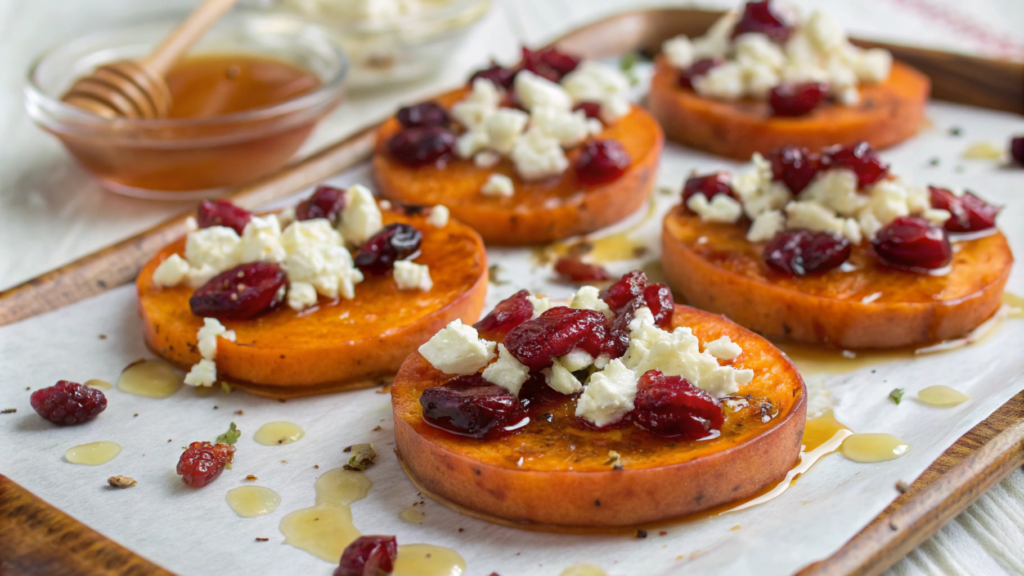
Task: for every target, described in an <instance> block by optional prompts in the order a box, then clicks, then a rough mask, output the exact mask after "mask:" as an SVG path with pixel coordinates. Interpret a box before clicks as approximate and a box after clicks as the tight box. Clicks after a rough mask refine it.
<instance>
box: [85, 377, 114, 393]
mask: <svg viewBox="0 0 1024 576" xmlns="http://www.w3.org/2000/svg"><path fill="white" fill-rule="evenodd" d="M82 385H83V386H88V387H90V388H102V389H103V390H110V389H111V388H113V387H114V385H113V384H111V383H110V382H107V381H106V380H97V379H95V378H93V379H92V380H86V381H85V382H83V383H82Z"/></svg>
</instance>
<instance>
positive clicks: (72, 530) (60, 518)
mask: <svg viewBox="0 0 1024 576" xmlns="http://www.w3.org/2000/svg"><path fill="white" fill-rule="evenodd" d="M111 489H112V490H115V488H111ZM0 574H3V575H4V576H29V575H32V576H40V575H47V576H65V575H69V576H70V575H79V574H95V575H114V574H117V575H121V576H173V573H171V572H168V571H167V570H165V569H163V568H161V567H160V566H157V565H156V564H154V563H152V562H150V561H149V560H146V559H145V558H143V557H142V556H139V555H138V554H136V553H134V552H132V551H131V550H129V549H127V548H125V547H124V546H121V545H120V544H118V543H116V542H114V541H113V540H111V539H109V538H107V537H106V536H103V535H102V534H100V533H99V532H97V531H95V530H93V529H92V528H89V527H88V526H86V525H85V524H82V523H81V522H79V521H78V520H75V519H74V518H72V517H71V516H68V515H67V514H65V513H64V512H61V511H60V510H58V509H57V508H55V507H53V506H51V505H50V504H48V503H46V502H45V501H43V500H42V499H41V498H39V497H38V496H36V495H35V494H32V493H31V492H29V491H28V490H26V489H24V488H22V487H21V486H19V485H18V484H17V483H16V482H14V481H13V480H11V479H10V478H8V477H6V476H4V475H2V474H0Z"/></svg>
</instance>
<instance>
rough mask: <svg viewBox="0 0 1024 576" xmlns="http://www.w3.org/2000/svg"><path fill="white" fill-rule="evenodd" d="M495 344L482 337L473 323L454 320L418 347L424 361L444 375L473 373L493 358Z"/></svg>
mask: <svg viewBox="0 0 1024 576" xmlns="http://www.w3.org/2000/svg"><path fill="white" fill-rule="evenodd" d="M494 349H495V343H494V342H488V341H486V340H482V339H481V338H480V336H479V334H477V331H476V329H475V328H473V327H472V326H466V325H464V324H463V323H462V320H458V319H456V320H455V321H453V322H451V323H450V324H448V326H447V327H445V328H444V329H442V330H441V331H440V332H438V333H437V334H434V337H433V338H431V339H430V340H429V341H428V342H427V343H426V344H424V345H422V346H420V347H419V352H420V354H422V355H423V357H424V358H426V360H427V362H430V365H431V366H433V367H434V368H437V369H438V370H440V371H441V372H444V373H445V374H458V375H462V376H466V375H469V374H474V373H476V372H477V371H478V370H480V369H481V368H483V367H484V366H486V365H487V364H489V363H490V362H491V360H493V359H494V358H495V352H494Z"/></svg>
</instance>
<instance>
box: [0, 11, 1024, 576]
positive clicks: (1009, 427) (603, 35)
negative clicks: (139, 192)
mask: <svg viewBox="0 0 1024 576" xmlns="http://www.w3.org/2000/svg"><path fill="white" fill-rule="evenodd" d="M720 15H721V13H720V12H710V11H704V10H691V9H652V10H639V11H634V12H626V13H622V14H618V15H615V16H612V17H609V18H607V19H604V20H601V21H598V22H595V23H592V24H589V25H587V26H584V27H582V28H579V29H577V30H575V31H573V32H570V33H569V34H567V35H565V36H563V37H562V38H560V39H558V40H556V41H555V42H554V43H553V44H556V45H558V46H560V47H562V48H564V49H566V50H569V51H572V52H575V53H578V54H580V55H583V56H585V57H587V58H605V57H611V56H616V55H621V54H624V53H627V52H631V51H646V52H654V51H657V49H658V47H659V46H660V45H661V43H662V42H663V41H664V40H666V39H668V38H670V37H672V36H675V35H677V34H687V35H689V36H697V35H700V34H702V33H703V32H704V31H705V30H707V28H708V27H709V26H710V25H711V23H713V22H714V21H715V20H716V19H717V18H718V17H719V16H720ZM855 42H856V43H857V44H859V45H861V46H865V47H879V48H885V49H887V50H889V51H891V52H892V53H893V55H894V57H895V58H896V59H898V60H902V61H904V62H906V63H908V64H911V65H912V66H914V67H916V68H918V69H919V70H921V71H923V72H925V73H926V74H927V75H928V76H929V77H930V78H931V80H932V97H933V98H935V99H939V100H946V101H950V102H956V103H961V104H967V105H971V106H977V107H980V108H988V109H992V110H999V111H1004V112H1011V113H1016V114H1024V64H1021V63H1014V62H1006V61H1000V60H991V59H986V58H977V57H971V56H964V55H958V54H951V53H946V52H938V51H933V50H926V49H920V48H913V47H907V46H899V45H892V44H884V43H879V42H868V41H860V40H855ZM375 129H376V124H375V125H373V126H369V127H367V128H365V129H363V130H361V131H359V132H357V133H356V134H354V135H352V136H349V137H347V138H345V139H343V140H341V141H339V142H337V143H335V144H332V145H330V146H328V147H326V148H324V149H323V150H321V151H320V152H317V153H316V154H313V155H312V156H309V157H307V158H305V159H302V160H300V161H297V162H295V163H293V164H291V165H289V166H287V167H285V168H284V169H282V170H281V171H279V172H277V173H276V174H273V175H270V176H268V177H266V178H264V179H262V180H260V181H257V182H255V183H253V184H251V185H249V186H245V187H242V188H239V189H238V190H236V191H234V192H233V193H232V194H230V198H231V199H232V201H233V202H235V203H236V204H238V205H239V206H242V207H244V208H249V209H253V208H257V207H259V206H261V205H263V204H266V203H268V202H270V201H273V200H276V199H279V198H282V197H285V196H288V195H290V194H293V193H295V192H297V191H299V190H302V189H304V188H307V187H310V186H312V185H314V184H316V183H318V182H320V181H321V180H324V179H326V178H329V177H330V176H333V175H335V174H337V173H339V172H341V171H344V170H346V169H348V168H351V167H352V166H354V165H356V164H358V163H359V162H362V161H363V160H366V159H367V158H369V157H370V154H371V151H372V149H373V141H374V132H375ZM186 217H187V214H182V215H180V216H178V217H175V218H172V219H170V220H168V221H166V222H164V223H161V224H159V225H157V226H155V227H153V228H151V229H150V230H147V231H145V232H142V233H140V234H138V235H136V236H133V237H131V238H129V239H127V240H124V241H122V242H119V243H117V244H114V245H113V246H110V247H107V248H104V249H102V250H100V251H98V252H95V253H93V254H90V255H88V256H85V257H83V258H81V259H79V260H77V261H75V262H72V263H70V264H67V265H65V266H62V267H60V268H58V269H56V270H53V271H51V272H48V273H46V274H43V275H41V276H39V277H37V278H35V279H32V280H30V281H28V282H25V283H24V284H21V285H18V286H15V287H13V288H10V289H8V290H5V291H2V292H0V326H3V325H6V324H11V323H14V322H17V321H19V320H24V319H26V318H31V317H33V316H36V315H38V314H42V313H44V312H48V311H51V310H56V309H58V308H61V307H63V306H67V305H68V304H72V303H74V302H78V301H80V300H84V299H86V298H89V297H91V296H95V295H97V294H100V293H102V292H104V291H106V290H109V289H111V288H114V287H117V286H121V285H123V284H126V283H129V282H131V281H133V280H134V278H135V276H136V275H137V274H138V271H139V270H140V269H141V268H142V266H143V264H144V263H145V262H146V261H148V260H149V259H150V258H151V257H152V255H153V254H154V253H156V251H157V250H159V249H160V248H161V247H163V246H164V245H165V244H167V243H169V242H170V241H171V240H173V239H175V238H177V237H179V236H181V235H182V234H184V233H185V232H186V231H187V227H186V221H185V220H186ZM1022 465H1024V392H1022V393H1020V394H1018V395H1016V396H1015V397H1014V398H1013V399H1011V400H1010V401H1009V402H1007V403H1006V404H1004V405H1003V406H1002V407H1001V408H999V409H998V410H997V411H996V412H995V413H993V414H992V415H991V416H989V417H988V418H987V419H985V420H984V421H982V422H981V423H980V424H978V425H977V426H975V427H974V428H973V429H971V430H970V431H969V432H968V433H967V434H965V435H963V436H962V437H961V438H960V439H959V440H957V442H956V443H955V444H953V446H951V447H950V448H949V449H948V450H946V452H945V453H944V454H943V455H942V456H940V457H939V458H938V459H937V460H935V461H934V462H933V463H932V464H931V466H929V467H928V469H927V470H925V472H924V473H922V474H921V476H920V477H919V478H918V479H917V480H916V481H914V483H912V484H910V485H909V486H908V487H907V488H906V492H905V493H903V494H902V495H900V496H899V497H897V498H896V499H895V500H894V501H893V502H892V503H891V504H890V505H889V507H888V508H886V509H885V510H884V511H883V512H882V513H881V514H879V515H878V516H877V517H876V518H875V519H874V520H873V521H872V522H871V523H870V524H869V525H868V526H867V527H865V528H864V529H863V530H862V531H861V532H860V533H859V534H857V535H856V536H854V537H853V538H852V539H851V540H850V541H849V542H847V543H846V545H844V546H843V547H842V548H841V549H840V550H839V551H837V552H836V553H835V554H833V555H832V556H831V557H829V558H827V559H824V560H821V561H819V562H815V563H813V564H811V565H809V566H807V567H806V568H804V569H803V570H802V571H801V572H800V575H801V576H810V575H814V576H819V575H834V574H835V575H838V574H880V573H882V572H883V571H885V569H887V568H888V567H889V566H891V565H892V564H893V563H895V562H896V561H897V560H899V559H900V558H902V557H903V556H904V555H906V554H907V553H908V552H910V551H911V550H912V549H913V548H914V547H916V546H917V545H919V544H920V543H922V542H924V541H925V540H927V539H928V538H930V537H931V536H932V535H933V534H935V532H936V531H938V529H939V528H941V527H942V526H943V525H944V524H945V523H946V522H948V521H949V520H951V519H952V518H954V517H955V516H956V515H957V514H959V513H960V512H962V511H963V510H964V509H966V508H967V507H968V506H969V505H970V504H971V503H972V502H974V500H976V499H977V498H978V497H979V496H980V495H981V494H983V493H984V492H985V491H986V490H988V489H989V488H990V487H992V486H993V485H995V484H996V483H998V482H999V481H1000V480H1002V479H1003V478H1005V477H1006V475H1007V474H1009V473H1010V472H1012V471H1013V470H1014V469H1016V468H1018V467H1020V466H1022ZM23 574H24V575H29V574H31V575H37V574H39V575H41V574H46V575H65V574H67V575H72V574H125V575H128V574H130V575H164V574H170V573H169V572H167V571H166V570H164V569H163V568H160V567H159V566H157V565H155V564H153V563H151V562H149V561H148V560H146V559H144V558H142V557H140V556H138V555H136V554H134V553H133V552H131V551H130V550H128V549H126V548H124V547H122V546H120V545H119V544H117V543H115V542H113V541H112V540H110V539H108V538H106V537H104V536H103V535H101V534H99V533H98V532H96V531H94V530H92V529H90V528H88V527H87V526H85V525H84V524H82V523H81V522H79V521H77V520H75V519H74V518H71V517H70V516H68V515H67V514H65V513H63V512H61V511H60V510H58V509H56V508H54V507H52V506H50V505H49V504H47V503H46V502H44V501H42V500H40V499H39V498H38V497H36V496H34V495H33V494H31V493H30V492H29V491H27V490H25V489H24V488H23V487H21V486H19V485H18V484H16V483H15V482H13V481H12V480H10V479H9V478H6V477H5V476H2V475H0V576H15V575H23Z"/></svg>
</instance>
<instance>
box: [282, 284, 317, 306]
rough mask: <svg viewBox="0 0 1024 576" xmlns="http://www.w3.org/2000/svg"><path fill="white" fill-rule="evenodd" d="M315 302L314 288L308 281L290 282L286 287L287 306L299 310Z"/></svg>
mask: <svg viewBox="0 0 1024 576" xmlns="http://www.w3.org/2000/svg"><path fill="white" fill-rule="evenodd" d="M316 302H317V296H316V288H314V287H313V285H312V284H310V283H309V282H292V283H291V285H290V286H289V287H288V307H289V308H291V309H292V310H295V311H296V312H300V311H302V310H305V309H306V308H309V307H310V306H313V305H314V304H316Z"/></svg>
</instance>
